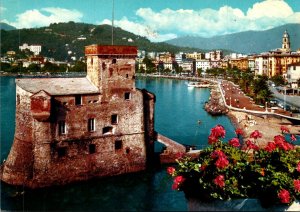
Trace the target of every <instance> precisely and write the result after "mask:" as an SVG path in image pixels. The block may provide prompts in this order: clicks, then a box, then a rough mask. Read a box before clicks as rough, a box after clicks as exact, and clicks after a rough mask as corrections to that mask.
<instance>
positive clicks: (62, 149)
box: [57, 147, 67, 158]
mask: <svg viewBox="0 0 300 212" xmlns="http://www.w3.org/2000/svg"><path fill="white" fill-rule="evenodd" d="M57 155H58V157H59V158H61V157H64V156H66V155H67V147H59V148H57Z"/></svg>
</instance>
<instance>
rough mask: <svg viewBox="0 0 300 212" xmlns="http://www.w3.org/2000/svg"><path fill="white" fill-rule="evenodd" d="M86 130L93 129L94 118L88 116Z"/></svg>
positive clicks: (90, 130) (92, 130) (91, 130)
mask: <svg viewBox="0 0 300 212" xmlns="http://www.w3.org/2000/svg"><path fill="white" fill-rule="evenodd" d="M88 131H89V132H94V131H95V119H94V118H90V119H89V120H88Z"/></svg>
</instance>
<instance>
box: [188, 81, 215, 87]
mask: <svg viewBox="0 0 300 212" xmlns="http://www.w3.org/2000/svg"><path fill="white" fill-rule="evenodd" d="M188 87H194V88H209V87H210V84H209V83H207V82H204V83H201V82H189V83H188Z"/></svg>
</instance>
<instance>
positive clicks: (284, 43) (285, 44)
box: [282, 30, 291, 52]
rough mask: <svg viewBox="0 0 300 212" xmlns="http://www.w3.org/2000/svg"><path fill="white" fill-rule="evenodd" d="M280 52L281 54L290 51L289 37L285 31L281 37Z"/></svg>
mask: <svg viewBox="0 0 300 212" xmlns="http://www.w3.org/2000/svg"><path fill="white" fill-rule="evenodd" d="M282 51H283V52H290V51H291V43H290V35H289V33H288V32H287V30H285V31H284V33H283V36H282Z"/></svg>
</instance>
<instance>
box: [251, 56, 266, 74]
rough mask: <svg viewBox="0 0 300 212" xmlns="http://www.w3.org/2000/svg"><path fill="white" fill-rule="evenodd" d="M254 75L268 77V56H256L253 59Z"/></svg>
mask: <svg viewBox="0 0 300 212" xmlns="http://www.w3.org/2000/svg"><path fill="white" fill-rule="evenodd" d="M254 71H255V75H268V55H263V54H261V55H257V56H256V57H255V68H254Z"/></svg>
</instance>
